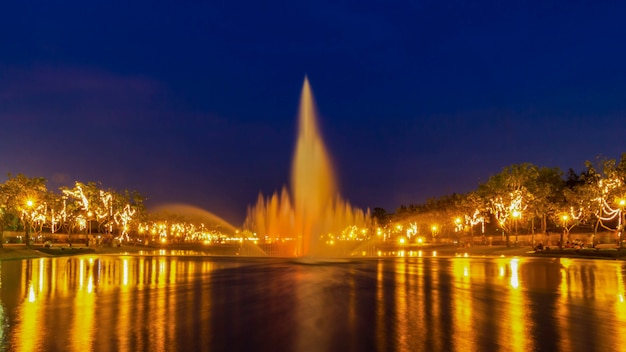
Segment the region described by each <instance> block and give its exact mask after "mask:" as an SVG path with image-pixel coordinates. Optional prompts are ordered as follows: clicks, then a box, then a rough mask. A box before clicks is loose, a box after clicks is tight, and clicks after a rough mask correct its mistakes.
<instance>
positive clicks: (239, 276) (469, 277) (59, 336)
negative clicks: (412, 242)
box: [0, 256, 626, 351]
mask: <svg viewBox="0 0 626 352" xmlns="http://www.w3.org/2000/svg"><path fill="white" fill-rule="evenodd" d="M625 282H626V265H624V264H623V263H622V262H612V261H593V260H568V259H561V260H559V259H546V258H535V259H530V258H524V259H518V258H497V259H486V258H479V259H477V258H464V257H459V258H422V257H404V258H384V259H372V260H367V259H361V260H358V261H351V262H344V263H327V264H320V265H299V264H294V263H292V262H289V261H287V260H282V259H276V258H274V259H258V258H257V259H245V258H243V259H239V260H230V259H215V258H210V257H192V258H190V257H176V256H119V257H115V256H104V257H88V256H85V257H69V258H45V259H33V260H23V261H0V342H1V343H2V345H1V347H0V349H8V350H14V351H40V350H51V351H55V350H56V351H67V350H73V351H85V350H94V351H98V350H101V351H111V350H117V351H148V350H149V351H167V350H198V349H210V350H211V349H213V350H276V348H278V347H277V346H283V347H284V348H286V349H287V350H296V351H302V350H306V351H310V350H320V351H345V350H354V351H357V350H358V351H363V350H366V351H367V350H377V351H391V350H393V351H416V350H424V351H431V350H432V351H439V350H446V351H500V350H506V351H533V350H535V351H539V350H550V351H559V350H561V351H594V350H595V351H609V350H610V351H626V347H624V346H625V345H624V344H623V343H622V341H621V338H622V337H623V336H626V302H624V299H625V298H624V297H625V295H626V283H625ZM280 348H282V347H280Z"/></svg>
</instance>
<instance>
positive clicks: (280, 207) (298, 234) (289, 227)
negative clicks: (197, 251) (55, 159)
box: [244, 77, 369, 256]
mask: <svg viewBox="0 0 626 352" xmlns="http://www.w3.org/2000/svg"><path fill="white" fill-rule="evenodd" d="M290 192H291V195H290ZM368 218H369V217H368V216H366V214H365V213H364V212H363V211H362V210H360V209H356V208H352V207H351V206H350V204H349V203H347V202H345V201H343V200H342V198H341V196H340V195H339V192H338V189H337V185H336V179H335V171H334V169H333V165H332V161H331V158H330V155H329V153H328V151H327V150H326V146H325V145H324V141H323V139H322V136H321V133H320V130H319V128H318V126H317V114H316V109H315V103H314V99H313V94H312V92H311V87H310V85H309V80H308V78H306V77H305V78H304V84H303V86H302V94H301V97H300V109H299V112H298V137H297V141H296V147H295V150H294V154H293V161H292V168H291V190H290V191H289V190H287V188H285V187H284V188H283V189H282V191H281V193H280V195H279V194H277V193H275V194H274V195H273V196H271V197H270V198H267V199H264V198H263V196H262V195H259V199H258V201H257V204H256V206H254V207H251V208H249V209H248V217H247V219H246V223H245V225H244V227H246V228H248V229H249V230H250V231H253V232H255V233H257V234H258V235H260V236H269V237H273V238H294V239H296V246H295V249H294V253H293V254H294V255H296V256H307V255H324V250H323V246H322V244H321V243H320V239H321V237H322V236H324V235H328V234H332V233H334V234H339V233H341V231H342V230H343V229H345V228H346V227H348V226H352V225H357V226H362V225H365V224H366V223H367V222H368Z"/></svg>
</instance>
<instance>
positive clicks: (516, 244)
mask: <svg viewBox="0 0 626 352" xmlns="http://www.w3.org/2000/svg"><path fill="white" fill-rule="evenodd" d="M511 215H513V220H514V221H515V246H516V247H517V246H518V242H517V235H518V231H517V223H518V220H519V218H520V217H522V213H521V212H519V211H517V210H514V211H513V213H512V214H511Z"/></svg>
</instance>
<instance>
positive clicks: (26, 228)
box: [24, 199, 35, 248]
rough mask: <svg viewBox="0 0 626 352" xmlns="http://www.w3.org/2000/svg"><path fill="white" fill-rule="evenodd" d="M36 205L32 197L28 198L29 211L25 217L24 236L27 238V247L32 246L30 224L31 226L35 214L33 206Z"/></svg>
mask: <svg viewBox="0 0 626 352" xmlns="http://www.w3.org/2000/svg"><path fill="white" fill-rule="evenodd" d="M34 205H35V202H33V200H32V199H27V200H26V207H27V208H28V212H27V214H26V216H25V219H24V237H25V240H26V247H27V248H28V247H30V226H31V219H32V216H33V212H32V209H33V206H34Z"/></svg>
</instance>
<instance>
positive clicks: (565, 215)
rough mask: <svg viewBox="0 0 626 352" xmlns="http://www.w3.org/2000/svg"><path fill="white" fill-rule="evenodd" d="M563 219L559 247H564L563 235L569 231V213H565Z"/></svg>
mask: <svg viewBox="0 0 626 352" xmlns="http://www.w3.org/2000/svg"><path fill="white" fill-rule="evenodd" d="M561 220H563V233H562V234H561V240H560V241H559V247H560V248H561V249H563V237H565V234H566V233H567V221H568V220H569V216H568V215H567V214H563V215H562V216H561Z"/></svg>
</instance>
